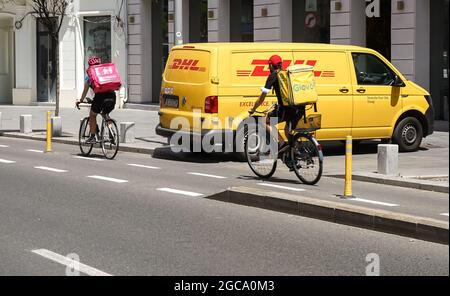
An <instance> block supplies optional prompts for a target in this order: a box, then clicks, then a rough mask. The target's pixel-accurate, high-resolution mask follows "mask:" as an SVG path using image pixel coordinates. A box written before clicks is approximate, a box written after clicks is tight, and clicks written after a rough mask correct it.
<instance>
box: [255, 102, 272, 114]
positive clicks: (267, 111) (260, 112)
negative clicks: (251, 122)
mask: <svg viewBox="0 0 450 296" xmlns="http://www.w3.org/2000/svg"><path fill="white" fill-rule="evenodd" d="M276 105H277V104H273V105H272V106H270V107H269V108H267V109H266V110H264V111H255V112H253V114H251V115H254V114H261V115H267V113H269V111H270V110H271V109H273V108H274V107H275V106H276Z"/></svg>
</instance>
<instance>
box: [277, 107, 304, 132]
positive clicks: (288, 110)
mask: <svg viewBox="0 0 450 296" xmlns="http://www.w3.org/2000/svg"><path fill="white" fill-rule="evenodd" d="M304 114H305V107H303V106H299V107H285V106H279V105H277V106H276V107H275V109H274V110H273V111H272V112H270V113H269V117H278V123H281V122H286V123H291V127H292V129H295V128H296V127H297V124H298V122H299V121H300V119H301V118H302V117H303V115H304Z"/></svg>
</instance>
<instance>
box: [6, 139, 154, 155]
mask: <svg viewBox="0 0 450 296" xmlns="http://www.w3.org/2000/svg"><path fill="white" fill-rule="evenodd" d="M0 136H2V137H6V138H16V139H24V140H35V141H42V142H45V141H46V139H45V138H43V137H41V136H32V135H19V134H0ZM52 143H58V144H68V145H74V146H78V141H77V140H72V139H63V138H52ZM119 151H121V152H131V153H139V154H147V155H153V153H154V152H155V148H142V147H130V146H123V144H121V145H119Z"/></svg>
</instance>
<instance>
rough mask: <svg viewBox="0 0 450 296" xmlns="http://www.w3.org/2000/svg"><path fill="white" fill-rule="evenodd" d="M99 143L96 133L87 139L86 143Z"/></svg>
mask: <svg viewBox="0 0 450 296" xmlns="http://www.w3.org/2000/svg"><path fill="white" fill-rule="evenodd" d="M95 143H97V137H96V136H95V135H91V136H90V137H89V138H88V139H87V140H86V144H89V145H90V144H95Z"/></svg>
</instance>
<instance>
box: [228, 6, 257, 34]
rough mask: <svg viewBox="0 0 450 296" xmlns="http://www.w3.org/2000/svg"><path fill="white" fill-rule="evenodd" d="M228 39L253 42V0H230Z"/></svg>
mask: <svg viewBox="0 0 450 296" xmlns="http://www.w3.org/2000/svg"><path fill="white" fill-rule="evenodd" d="M230 11H233V13H230V41H231V42H253V41H254V35H253V27H254V26H253V0H235V1H234V0H233V1H230Z"/></svg>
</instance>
